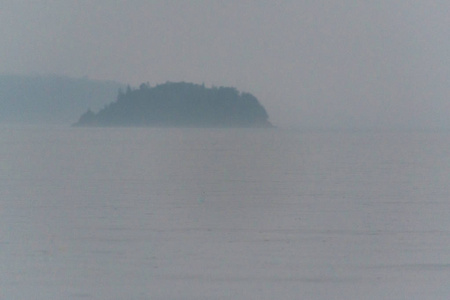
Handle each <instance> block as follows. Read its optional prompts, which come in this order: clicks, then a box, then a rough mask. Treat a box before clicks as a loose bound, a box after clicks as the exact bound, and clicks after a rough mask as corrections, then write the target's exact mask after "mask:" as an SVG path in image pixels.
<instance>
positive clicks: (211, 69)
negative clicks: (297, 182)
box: [0, 0, 450, 128]
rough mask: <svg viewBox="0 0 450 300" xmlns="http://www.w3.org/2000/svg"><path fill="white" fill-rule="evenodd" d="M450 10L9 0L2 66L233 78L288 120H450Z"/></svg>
mask: <svg viewBox="0 0 450 300" xmlns="http://www.w3.org/2000/svg"><path fill="white" fill-rule="evenodd" d="M449 9H450V2H447V1H420V0H415V1H331V2H330V1H259V0H258V1H209V0H208V1H200V0H198V1H146V0H134V1H113V0H96V1H67V0H62V1H17V0H14V1H5V0H2V1H0V36H1V37H2V42H1V43H0V61H1V64H0V73H2V74H60V75H67V76H71V77H83V76H87V77H89V78H92V79H101V80H114V81H119V82H123V83H129V84H131V85H132V86H137V85H139V84H140V83H142V82H149V83H150V84H151V85H155V84H159V83H164V82H166V81H187V82H194V83H200V84H201V83H205V84H206V85H208V86H211V85H216V86H222V85H224V86H233V87H236V88H237V89H238V90H240V91H246V92H250V93H252V94H254V95H255V96H256V97H257V98H258V99H259V100H260V102H261V103H262V104H263V105H264V106H265V108H266V109H267V111H268V113H269V115H270V120H271V121H272V123H273V124H274V125H277V126H282V127H298V128H311V127H324V128H326V127H339V128H342V127H344V128H347V127H356V128H386V127H393V128H404V127H407V128H409V127H415V128H443V127H444V128H449V127H450V121H449V117H448V116H450V103H449V101H448V99H447V97H448V94H449V90H450V84H449V78H450V77H449V75H450V59H449V54H448V53H450V51H449V50H450V42H449V36H450V35H449V34H450V19H449V18H448V14H449ZM111 100H112V101H113V100H114V99H111Z"/></svg>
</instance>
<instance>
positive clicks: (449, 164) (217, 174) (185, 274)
mask: <svg viewBox="0 0 450 300" xmlns="http://www.w3.org/2000/svg"><path fill="white" fill-rule="evenodd" d="M0 167H1V169H0V298H1V299H38V300H39V299H42V300H44V299H45V300H48V299H377V300H378V299H448V296H449V295H450V285H449V284H448V283H449V282H450V202H449V199H450V134H445V133H418V132H415V133H411V132H356V133H355V132H354V133H343V132H341V133H339V132H296V131H282V130H206V129H205V130H195V129H143V128H141V129H136V128H134V129H133V128H128V129H112V128H109V129H107V128H103V129H94V128H90V129H86V128H65V127H49V128H43V127H5V126H4V127H1V128H0Z"/></svg>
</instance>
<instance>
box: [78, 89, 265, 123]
mask: <svg viewBox="0 0 450 300" xmlns="http://www.w3.org/2000/svg"><path fill="white" fill-rule="evenodd" d="M268 119H269V116H268V114H267V112H266V110H265V109H264V107H263V106H262V105H261V104H260V103H259V101H258V99H256V97H255V96H253V95H251V94H249V93H239V92H238V91H237V90H236V89H235V88H231V87H218V88H217V87H212V88H206V87H205V86H204V85H199V84H193V83H186V82H177V83H173V82H168V83H165V84H161V85H157V86H155V87H150V85H149V84H141V86H140V87H139V88H138V89H131V88H130V87H128V88H127V89H126V91H125V92H123V91H121V90H119V94H118V96H117V101H115V102H112V103H111V104H108V105H106V106H105V107H104V108H103V109H101V110H100V111H99V112H97V113H94V112H92V111H91V110H90V109H89V110H88V111H87V112H85V113H84V114H83V115H82V116H81V117H80V119H79V120H78V122H77V123H75V124H74V126H151V127H258V128H268V127H273V126H272V124H271V123H270V122H269V120H268Z"/></svg>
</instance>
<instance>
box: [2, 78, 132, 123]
mask: <svg viewBox="0 0 450 300" xmlns="http://www.w3.org/2000/svg"><path fill="white" fill-rule="evenodd" d="M124 87H125V86H124V85H123V84H120V83H117V82H112V81H99V80H91V79H88V78H70V77H65V76H55V75H51V76H21V75H0V123H27V124H36V123H37V124H45V123H47V124H51V123H65V124H71V123H73V122H75V121H76V120H77V118H78V117H79V116H80V114H82V113H83V112H84V111H86V108H87V107H91V108H92V109H100V108H101V107H103V106H104V105H105V104H107V103H109V102H111V99H114V97H115V96H116V95H117V91H118V90H119V88H124Z"/></svg>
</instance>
